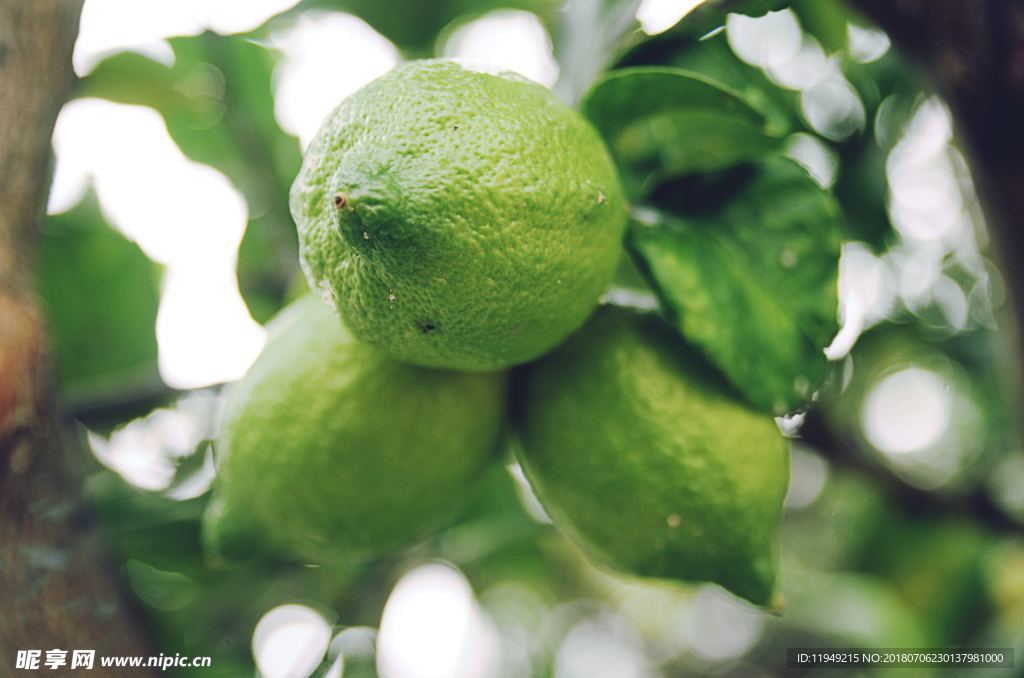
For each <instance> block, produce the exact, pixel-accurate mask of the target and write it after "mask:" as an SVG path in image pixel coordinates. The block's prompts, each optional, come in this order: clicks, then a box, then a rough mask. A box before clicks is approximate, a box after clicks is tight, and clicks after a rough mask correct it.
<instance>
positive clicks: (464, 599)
mask: <svg viewBox="0 0 1024 678" xmlns="http://www.w3.org/2000/svg"><path fill="white" fill-rule="evenodd" d="M377 647H378V652H377V668H378V670H379V672H380V675H381V677H382V678H478V677H479V678H483V677H484V676H491V675H494V671H495V669H496V668H497V665H498V652H499V647H498V638H497V634H496V632H495V630H494V628H493V624H492V623H491V622H490V620H489V619H488V618H487V616H486V615H485V614H484V613H483V611H482V610H481V609H480V608H479V606H478V605H477V602H476V599H475V598H474V596H473V590H472V588H470V585H469V582H468V581H466V578H465V577H464V576H463V575H462V573H461V572H459V571H458V570H456V569H455V568H453V567H451V566H448V565H442V564H440V563H433V564H430V565H421V566H420V567H418V568H416V569H414V570H412V571H411V572H409V573H408V574H406V575H405V576H404V577H402V579H401V580H400V581H399V582H398V584H397V585H396V586H395V588H394V590H393V591H392V592H391V596H390V597H389V598H388V601H387V604H386V605H385V606H384V614H383V616H382V618H381V624H380V635H379V637H378V641H377Z"/></svg>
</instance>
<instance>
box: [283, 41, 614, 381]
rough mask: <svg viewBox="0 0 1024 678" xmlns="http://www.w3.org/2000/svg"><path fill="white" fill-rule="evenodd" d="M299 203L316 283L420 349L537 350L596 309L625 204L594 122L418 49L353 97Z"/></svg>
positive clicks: (475, 353)
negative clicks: (420, 55)
mask: <svg viewBox="0 0 1024 678" xmlns="http://www.w3.org/2000/svg"><path fill="white" fill-rule="evenodd" d="M291 210H292V215H293V216H294V218H295V222H296V224H297V227H298V232H299V246H300V254H301V258H302V264H303V268H304V270H305V272H306V275H307V277H308V278H309V281H310V283H311V285H312V287H313V288H314V289H315V290H317V291H318V292H319V293H320V294H321V295H322V296H323V297H324V298H325V299H326V300H327V301H328V302H329V303H331V304H332V305H333V306H334V307H335V308H336V309H337V311H338V312H339V313H340V315H341V316H342V317H343V318H344V319H345V322H346V323H347V325H348V326H349V328H350V329H351V331H352V333H353V334H354V335H355V336H357V337H358V338H359V339H360V340H362V341H364V342H365V343H368V344H371V345H373V346H376V347H377V348H379V349H381V350H382V351H385V352H387V353H388V354H389V355H391V356H393V357H395V358H397V359H399V360H402V361H405V362H409V363H413V364H417V365H425V366H431V367H446V368H452V369H460V370H491V369H496V368H500V367H505V366H508V365H514V364H518V363H523V362H526V361H529V360H532V359H534V358H536V357H538V356H540V355H542V354H543V353H545V352H546V351H548V350H549V349H551V348H552V347H554V346H555V345H557V344H558V343H559V342H561V341H562V340H563V339H565V337H566V336H568V335H569V334H570V333H571V332H572V331H573V330H575V329H576V328H577V327H579V326H580V325H581V324H582V323H583V322H584V320H585V319H586V318H587V316H589V315H590V313H591V312H592V311H593V309H594V307H595V305H596V303H597V300H598V297H599V296H600V294H601V292H602V291H603V290H604V288H605V286H606V285H607V283H608V281H609V279H610V278H611V276H612V274H613V272H614V269H615V266H616V263H617V261H618V258H619V253H620V249H621V248H620V243H621V240H622V235H623V230H624V227H625V221H626V205H625V200H624V198H623V193H622V189H621V186H620V184H619V179H618V176H617V174H616V170H615V167H614V165H613V163H612V161H611V159H610V157H609V155H608V152H607V150H606V148H605V146H604V144H603V142H602V140H601V139H600V137H599V136H598V135H597V133H596V132H595V131H594V129H593V128H592V127H591V125H590V124H589V123H588V122H587V121H586V120H584V119H583V118H582V117H581V116H580V115H579V114H578V113H576V112H575V111H573V110H572V109H570V108H569V107H567V106H566V105H565V104H563V103H562V102H561V101H559V100H558V99H557V98H555V96H554V95H553V94H552V93H551V92H549V91H548V90H547V89H545V88H544V87H542V86H540V85H538V84H536V83H533V82H530V81H528V80H526V79H524V78H522V77H519V76H516V75H513V74H509V73H485V72H479V71H476V70H471V69H469V68H467V67H465V66H464V65H461V64H460V63H456V62H453V61H445V60H423V61H413V62H409V63H406V64H404V65H401V66H399V67H397V68H395V69H394V70H392V71H391V72H390V73H388V74H387V75H385V76H383V77H382V78H379V79H377V80H375V81H373V82H372V83H370V84H369V85H367V86H365V87H364V88H362V89H361V90H359V91H358V92H356V93H355V94H353V95H352V96H350V97H349V98H347V99H346V100H345V101H343V102H342V103H341V104H340V105H339V106H338V107H337V108H336V109H335V110H334V111H333V112H332V113H331V114H330V115H329V116H328V118H327V120H326V121H325V122H324V123H323V127H322V128H321V129H320V131H319V133H318V135H317V137H316V139H315V140H314V141H313V142H312V144H311V145H310V147H309V149H308V150H307V151H306V155H305V160H304V163H303V167H302V170H301V172H300V174H299V176H298V178H297V179H296V181H295V184H294V185H293V186H292V191H291Z"/></svg>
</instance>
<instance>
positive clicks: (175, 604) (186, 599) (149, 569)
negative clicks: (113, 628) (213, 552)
mask: <svg viewBox="0 0 1024 678" xmlns="http://www.w3.org/2000/svg"><path fill="white" fill-rule="evenodd" d="M124 573H125V575H126V576H127V579H128V583H129V584H130V585H131V587H132V591H134V592H135V595H136V596H138V597H139V598H140V599H141V600H142V602H144V603H146V604H147V605H149V606H150V607H155V608H156V609H158V610H166V611H171V610H178V609H181V608H183V607H185V606H186V605H188V604H189V603H191V602H192V601H193V600H195V598H196V595H197V593H198V588H199V587H198V586H197V585H196V582H195V581H193V580H192V579H191V578H189V577H186V576H185V575H183V574H181V573H180V572H168V571H165V570H159V569H157V568H155V567H153V566H152V565H147V564H146V563H143V562H141V561H138V560H134V559H133V560H129V561H128V562H127V563H126V564H125V566H124Z"/></svg>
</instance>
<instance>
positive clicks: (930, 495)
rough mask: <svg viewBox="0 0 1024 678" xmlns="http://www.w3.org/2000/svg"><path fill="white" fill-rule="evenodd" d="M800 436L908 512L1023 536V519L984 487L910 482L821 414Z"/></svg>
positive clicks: (810, 419) (810, 418)
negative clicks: (949, 489) (944, 488)
mask: <svg viewBox="0 0 1024 678" xmlns="http://www.w3.org/2000/svg"><path fill="white" fill-rule="evenodd" d="M800 439H801V441H802V442H803V443H805V444H807V445H808V446H810V447H811V448H812V449H814V451H816V452H817V453H818V454H820V455H821V456H822V457H824V458H825V459H827V460H828V461H829V462H831V463H832V464H834V465H835V466H837V467H839V468H842V469H845V470H849V471H852V472H854V473H857V474H859V475H862V476H865V477H867V478H870V479H871V480H872V481H873V482H874V483H875V484H876V485H878V486H879V487H881V488H882V490H883V491H884V492H885V494H886V495H887V496H888V497H890V498H891V499H893V500H894V501H895V502H896V503H897V504H898V505H899V507H900V508H901V509H903V510H905V511H907V512H908V513H914V514H918V515H931V516H936V515H939V516H950V517H952V516H960V517H964V518H969V519H971V520H973V521H975V522H977V523H979V524H981V525H984V526H986V527H989V528H991V529H993V530H997V531H1000V532H1013V533H1017V534H1022V535H1024V522H1022V521H1021V520H1019V519H1017V518H1014V517H1013V516H1011V515H1010V514H1009V513H1007V512H1006V511H1005V510H1004V509H1003V508H1002V507H1001V506H999V504H997V503H996V502H995V501H994V500H993V499H992V497H991V496H990V495H989V494H988V492H987V491H986V490H985V488H984V487H981V486H978V487H974V488H972V489H971V490H969V491H967V492H964V493H958V494H954V493H943V492H938V491H933V490H924V489H921V488H919V487H914V486H913V485H909V484H907V483H906V482H904V481H903V480H901V479H900V478H899V477H897V476H896V475H894V474H893V472H892V471H891V470H890V469H888V468H887V467H886V466H885V465H884V464H882V463H881V462H879V461H875V460H873V459H872V458H871V457H869V456H868V455H866V454H864V453H863V452H862V451H861V450H858V449H857V448H856V447H855V446H854V445H853V444H852V443H851V442H850V441H849V440H847V439H846V438H845V437H843V436H837V435H835V433H834V432H833V431H832V430H831V429H830V428H829V427H828V426H827V424H826V423H825V421H824V420H823V418H822V417H821V415H820V414H818V413H816V412H811V413H808V415H807V419H806V420H805V421H804V424H803V426H802V427H801V429H800Z"/></svg>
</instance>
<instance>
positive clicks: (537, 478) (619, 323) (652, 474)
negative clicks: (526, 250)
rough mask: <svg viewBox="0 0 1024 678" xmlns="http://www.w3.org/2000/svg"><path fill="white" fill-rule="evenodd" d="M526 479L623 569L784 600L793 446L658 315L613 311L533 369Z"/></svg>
mask: <svg viewBox="0 0 1024 678" xmlns="http://www.w3.org/2000/svg"><path fill="white" fill-rule="evenodd" d="M524 379H525V383H524V388H523V392H522V394H521V395H522V403H521V413H520V422H519V429H520V435H521V439H522V441H521V442H522V450H521V457H522V462H523V466H524V468H525V470H526V473H527V477H528V478H529V480H530V482H531V483H532V484H533V486H534V488H535V489H536V491H537V494H538V496H539V498H540V500H541V501H542V502H543V503H544V505H545V507H546V508H547V509H548V512H549V513H550V514H551V517H552V519H553V520H554V522H555V525H556V527H558V528H560V529H561V530H563V531H564V532H565V533H566V534H567V535H568V536H569V537H570V538H571V539H573V540H574V541H575V542H577V543H578V544H579V545H580V546H581V547H582V548H583V550H584V551H585V552H586V553H587V554H588V555H589V556H591V557H592V558H593V559H594V560H596V561H598V562H600V563H603V564H605V565H608V566H611V567H612V568H615V569H618V570H620V571H623V572H625V573H630V574H634V575H641V576H647V577H658V578H671V579H679V580H684V581H710V582H716V583H718V584H721V585H722V586H724V587H725V588H727V589H729V590H731V591H732V592H733V593H736V594H737V595H739V596H742V597H744V598H746V599H748V600H750V601H752V602H754V603H757V604H761V605H764V604H767V603H768V602H769V601H770V600H771V598H772V595H773V591H774V577H775V536H776V531H777V526H778V521H779V516H780V514H781V511H782V500H783V497H784V496H785V492H786V486H787V483H788V479H789V475H788V450H787V445H786V443H785V440H784V439H783V438H782V436H781V435H780V434H779V432H778V429H777V427H776V426H775V423H774V421H773V420H772V419H771V417H768V416H764V415H762V414H759V413H758V412H756V411H754V410H752V409H750V408H748V407H747V406H746V405H744V404H743V403H742V402H740V401H739V400H738V399H737V397H736V396H735V395H734V394H733V393H732V392H731V391H729V390H728V388H727V387H725V386H723V383H724V382H723V381H722V380H721V378H720V377H718V376H717V375H716V374H714V373H712V372H711V370H710V368H708V367H706V364H705V363H704V362H703V360H702V359H701V358H699V357H698V356H696V355H695V354H691V353H689V352H688V351H686V350H685V346H683V345H682V343H681V340H680V338H679V337H678V335H676V334H675V333H674V332H672V330H671V329H670V328H668V327H667V326H666V325H664V323H662V322H661V321H660V320H659V319H657V318H653V317H640V316H636V315H634V314H631V313H629V312H627V311H623V310H619V309H603V310H602V311H600V312H598V314H597V315H596V316H595V318H594V319H593V320H592V321H591V322H590V323H589V324H588V325H587V326H585V327H584V328H583V329H582V330H581V331H580V332H578V333H577V334H576V335H575V336H574V337H573V338H572V339H570V340H569V341H568V342H566V343H565V344H564V345H563V346H562V347H561V348H559V349H558V350H557V351H555V352H554V353H552V354H550V355H549V356H547V357H545V358H544V359H543V360H542V361H540V362H539V363H537V364H535V365H531V366H530V367H529V368H527V369H526V374H525V377H524Z"/></svg>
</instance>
